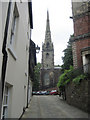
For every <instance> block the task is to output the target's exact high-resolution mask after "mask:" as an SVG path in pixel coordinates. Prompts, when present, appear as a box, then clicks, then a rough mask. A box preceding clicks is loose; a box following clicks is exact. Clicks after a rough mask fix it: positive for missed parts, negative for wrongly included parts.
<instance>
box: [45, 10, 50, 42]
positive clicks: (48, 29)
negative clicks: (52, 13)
mask: <svg viewBox="0 0 90 120" xmlns="http://www.w3.org/2000/svg"><path fill="white" fill-rule="evenodd" d="M47 41H49V42H51V32H50V21H49V12H48V10H47V21H46V34H45V42H47Z"/></svg>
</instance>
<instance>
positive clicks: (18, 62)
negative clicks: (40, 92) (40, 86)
mask: <svg viewBox="0 0 90 120" xmlns="http://www.w3.org/2000/svg"><path fill="white" fill-rule="evenodd" d="M1 4H2V15H1V14H0V15H1V18H2V39H1V40H2V53H1V54H0V56H1V55H2V56H3V58H2V63H0V64H1V66H2V71H0V72H1V76H0V78H1V81H2V92H3V101H2V112H1V118H20V116H21V115H22V113H23V110H24V109H25V108H26V107H27V106H28V103H29V102H30V100H31V93H32V80H31V78H30V74H29V65H30V64H29V52H30V51H29V47H30V46H29V45H30V39H31V30H32V28H33V24H32V2H21V1H18V2H2V3H1ZM0 33H1V32H0ZM1 40H0V41H1ZM0 49H1V48H0ZM0 52H1V51H0ZM0 58H1V57H0ZM5 60H6V62H5ZM0 62H1V61H0ZM1 66H0V67H1Z"/></svg>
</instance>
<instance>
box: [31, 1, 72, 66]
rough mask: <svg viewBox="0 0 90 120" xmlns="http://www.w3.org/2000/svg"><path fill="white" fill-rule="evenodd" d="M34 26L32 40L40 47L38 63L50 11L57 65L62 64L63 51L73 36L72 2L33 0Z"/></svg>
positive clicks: (39, 57) (38, 57)
mask: <svg viewBox="0 0 90 120" xmlns="http://www.w3.org/2000/svg"><path fill="white" fill-rule="evenodd" d="M32 9H33V26H34V29H33V30H32V40H33V41H34V42H35V43H36V44H38V45H39V46H40V49H41V50H40V52H39V54H37V62H41V58H42V56H41V51H42V42H44V39H45V30H46V19H47V9H48V11H49V19H50V30H51V38H52V42H53V43H54V62H55V65H56V64H59V65H61V64H62V58H61V57H62V56H63V52H62V51H63V50H64V49H65V48H66V46H67V42H68V40H69V37H70V35H72V34H73V21H72V19H70V18H69V17H70V16H72V9H71V0H32Z"/></svg>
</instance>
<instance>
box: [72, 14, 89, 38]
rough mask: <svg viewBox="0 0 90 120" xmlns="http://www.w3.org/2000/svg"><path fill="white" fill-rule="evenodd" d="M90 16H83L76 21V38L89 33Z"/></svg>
mask: <svg viewBox="0 0 90 120" xmlns="http://www.w3.org/2000/svg"><path fill="white" fill-rule="evenodd" d="M88 17H89V16H87V15H86V16H82V17H81V18H79V19H77V20H75V21H74V36H78V35H82V34H85V33H88V32H89V29H88V28H89V26H88V24H89V18H88Z"/></svg>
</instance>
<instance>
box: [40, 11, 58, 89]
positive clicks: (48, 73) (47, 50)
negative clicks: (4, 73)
mask: <svg viewBox="0 0 90 120" xmlns="http://www.w3.org/2000/svg"><path fill="white" fill-rule="evenodd" d="M55 71H56V70H55V68H54V46H53V43H52V40H51V31H50V21H49V12H48V11H47V21H46V32H45V41H44V43H43V44H42V68H41V75H40V76H41V81H40V84H41V85H40V86H41V89H48V88H53V87H55V86H56V84H57V82H56V81H58V76H57V78H56V79H55Z"/></svg>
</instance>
